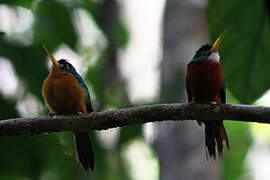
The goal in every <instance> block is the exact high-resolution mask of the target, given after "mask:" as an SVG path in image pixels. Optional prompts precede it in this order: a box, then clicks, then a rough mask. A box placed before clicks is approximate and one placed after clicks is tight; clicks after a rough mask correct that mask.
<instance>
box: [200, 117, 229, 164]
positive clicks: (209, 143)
mask: <svg viewBox="0 0 270 180" xmlns="http://www.w3.org/2000/svg"><path fill="white" fill-rule="evenodd" d="M223 141H225V143H226V146H227V148H228V149H230V145H229V139H228V136H227V133H226V130H225V127H224V124H223V121H217V122H205V146H206V148H207V150H208V153H209V155H210V157H213V158H214V159H215V158H216V153H217V152H218V155H219V157H221V156H222V154H223ZM216 151H217V152H216Z"/></svg>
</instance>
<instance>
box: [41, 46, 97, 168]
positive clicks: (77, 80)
mask: <svg viewBox="0 0 270 180" xmlns="http://www.w3.org/2000/svg"><path fill="white" fill-rule="evenodd" d="M43 47H44V49H45V50H46V52H47V54H48V56H49V58H50V60H51V61H52V67H51V71H50V74H49V75H48V77H47V78H46V79H45V80H44V83H43V88H42V95H43V97H44V99H45V102H46V105H47V106H48V108H49V109H50V111H51V113H53V114H55V115H76V114H87V113H90V112H93V108H92V104H91V99H90V94H89V91H88V88H87V86H86V85H85V83H84V81H83V79H82V77H81V76H80V75H79V74H78V73H77V71H76V70H75V68H74V67H73V66H72V65H71V64H70V63H69V62H67V60H65V59H61V60H59V61H57V60H56V59H55V58H54V57H53V56H52V55H51V53H50V52H49V50H48V49H47V48H46V46H43ZM74 144H75V149H76V155H77V160H78V161H79V163H80V164H81V166H82V167H83V168H84V169H85V170H86V171H89V170H90V169H91V170H93V169H94V154H93V150H92V145H91V141H90V139H89V136H88V132H74Z"/></svg>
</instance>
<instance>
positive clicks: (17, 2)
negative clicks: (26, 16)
mask: <svg viewBox="0 0 270 180" xmlns="http://www.w3.org/2000/svg"><path fill="white" fill-rule="evenodd" d="M0 4H7V5H13V6H22V7H25V8H31V7H32V5H33V0H12V1H10V0H7V1H0Z"/></svg>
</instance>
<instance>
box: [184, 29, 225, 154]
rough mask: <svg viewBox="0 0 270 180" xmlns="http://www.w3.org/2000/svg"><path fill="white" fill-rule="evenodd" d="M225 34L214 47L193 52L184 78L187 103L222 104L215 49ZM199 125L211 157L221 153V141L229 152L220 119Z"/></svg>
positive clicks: (222, 81) (219, 73) (222, 87)
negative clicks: (203, 127)
mask: <svg viewBox="0 0 270 180" xmlns="http://www.w3.org/2000/svg"><path fill="white" fill-rule="evenodd" d="M225 33H226V30H224V32H223V33H222V34H221V35H220V36H219V37H218V38H217V40H216V41H215V43H214V44H213V46H211V45H208V44H207V45H204V46H202V47H201V48H200V49H199V50H197V51H196V53H195V55H194V57H193V58H192V60H191V62H190V63H189V64H188V68H187V75H186V91H187V95H188V102H189V103H198V104H213V105H215V104H225V103H226V93H225V81H224V77H223V72H222V68H221V65H220V56H219V53H218V48H219V46H220V43H221V41H222V39H223V37H224V35H225ZM197 121H198V123H199V124H200V125H201V123H204V124H205V146H206V148H207V150H208V153H209V155H210V157H213V158H214V159H215V158H216V153H218V154H219V156H220V157H221V156H222V154H223V142H224V141H225V143H226V146H227V148H228V149H229V140H228V136H227V133H226V130H225V127H224V125H223V120H218V121H215V122H204V121H203V119H200V120H197Z"/></svg>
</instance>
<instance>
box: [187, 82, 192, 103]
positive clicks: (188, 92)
mask: <svg viewBox="0 0 270 180" xmlns="http://www.w3.org/2000/svg"><path fill="white" fill-rule="evenodd" d="M186 91H187V95H188V102H190V101H192V94H191V91H190V87H189V84H188V81H186Z"/></svg>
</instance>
